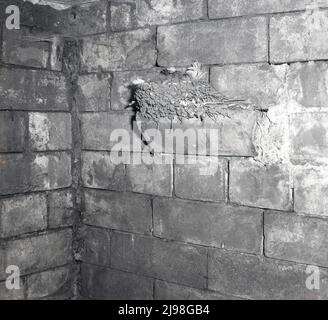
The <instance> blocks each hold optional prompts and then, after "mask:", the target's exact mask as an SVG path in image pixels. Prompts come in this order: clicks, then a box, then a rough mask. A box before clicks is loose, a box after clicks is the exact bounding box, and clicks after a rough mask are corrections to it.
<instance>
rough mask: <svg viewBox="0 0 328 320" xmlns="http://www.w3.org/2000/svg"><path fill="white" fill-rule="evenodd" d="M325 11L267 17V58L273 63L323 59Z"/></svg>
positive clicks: (327, 49)
mask: <svg viewBox="0 0 328 320" xmlns="http://www.w3.org/2000/svg"><path fill="white" fill-rule="evenodd" d="M327 17H328V11H327V10H308V11H306V12H305V13H299V14H290V15H281V16H275V17H272V18H271V19H270V60H271V62H274V63H280V62H289V61H306V60H320V59H327V56H328V44H327V43H328V41H327V40H328V33H327V30H328V22H327V21H328V19H327Z"/></svg>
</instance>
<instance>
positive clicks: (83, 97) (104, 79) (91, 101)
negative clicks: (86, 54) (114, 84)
mask: <svg viewBox="0 0 328 320" xmlns="http://www.w3.org/2000/svg"><path fill="white" fill-rule="evenodd" d="M77 85H78V87H77V92H76V96H75V99H76V103H77V105H78V107H79V110H81V111H109V109H110V93H111V76H110V75H109V74H102V75H98V74H96V75H95V74H90V75H81V76H79V78H78V83H77Z"/></svg>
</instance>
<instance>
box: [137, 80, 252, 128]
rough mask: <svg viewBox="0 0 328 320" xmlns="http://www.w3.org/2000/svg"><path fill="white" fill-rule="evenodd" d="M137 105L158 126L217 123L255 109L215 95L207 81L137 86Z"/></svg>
mask: <svg viewBox="0 0 328 320" xmlns="http://www.w3.org/2000/svg"><path fill="white" fill-rule="evenodd" d="M134 102H135V106H136V108H137V111H138V112H139V113H140V114H141V115H142V116H143V117H144V118H146V119H150V120H153V121H155V122H159V121H160V120H161V119H163V118H165V119H169V120H173V119H176V118H177V119H179V120H180V121H182V119H191V118H199V119H201V120H203V119H204V118H206V117H208V118H210V119H212V120H217V119H218V117H220V116H226V117H228V116H229V113H228V111H230V110H235V109H253V110H254V109H255V108H256V106H255V105H253V104H252V103H250V102H248V101H245V100H241V99H233V98H228V97H226V96H224V95H222V94H221V93H219V92H217V91H215V90H214V89H213V88H212V87H211V86H210V85H209V84H208V83H207V82H205V81H194V80H191V79H189V80H188V79H187V77H185V79H183V80H179V81H165V82H142V83H140V84H137V85H135V88H134Z"/></svg>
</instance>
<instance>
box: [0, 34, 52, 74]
mask: <svg viewBox="0 0 328 320" xmlns="http://www.w3.org/2000/svg"><path fill="white" fill-rule="evenodd" d="M2 59H3V62H5V63H7V64H15V65H19V66H25V67H34V68H43V69H46V68H47V67H48V61H49V59H50V43H49V42H47V41H44V40H42V39H37V38H36V36H35V35H34V33H31V32H30V31H28V30H27V29H25V28H22V29H19V30H8V29H7V28H4V32H3V44H2Z"/></svg>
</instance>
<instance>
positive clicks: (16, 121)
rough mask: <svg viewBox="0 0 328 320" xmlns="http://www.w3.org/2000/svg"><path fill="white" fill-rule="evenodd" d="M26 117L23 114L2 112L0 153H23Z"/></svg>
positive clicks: (0, 119) (0, 113) (0, 115)
mask: <svg viewBox="0 0 328 320" xmlns="http://www.w3.org/2000/svg"><path fill="white" fill-rule="evenodd" d="M25 130H26V117H25V115H24V114H23V113H21V112H9V111H2V112H0V152H19V151H23V150H24V148H25V146H24V136H25Z"/></svg>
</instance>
